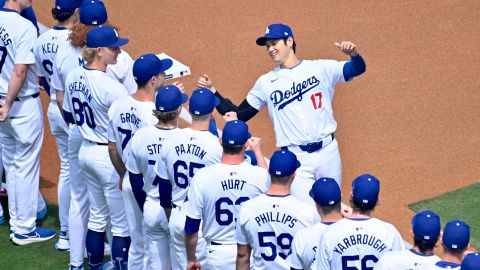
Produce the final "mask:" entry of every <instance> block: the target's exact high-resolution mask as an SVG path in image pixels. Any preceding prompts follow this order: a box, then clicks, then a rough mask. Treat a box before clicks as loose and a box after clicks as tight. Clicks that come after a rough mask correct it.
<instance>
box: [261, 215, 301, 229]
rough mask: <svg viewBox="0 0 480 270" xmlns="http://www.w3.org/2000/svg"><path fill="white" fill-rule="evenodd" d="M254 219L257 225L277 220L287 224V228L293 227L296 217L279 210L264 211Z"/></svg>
mask: <svg viewBox="0 0 480 270" xmlns="http://www.w3.org/2000/svg"><path fill="white" fill-rule="evenodd" d="M255 221H256V222H257V224H258V226H262V225H263V224H265V223H269V222H278V223H283V224H285V225H287V226H288V227H289V228H293V226H295V223H297V219H296V218H294V217H292V216H291V215H289V214H286V213H280V212H265V213H263V214H260V215H258V216H256V217H255Z"/></svg>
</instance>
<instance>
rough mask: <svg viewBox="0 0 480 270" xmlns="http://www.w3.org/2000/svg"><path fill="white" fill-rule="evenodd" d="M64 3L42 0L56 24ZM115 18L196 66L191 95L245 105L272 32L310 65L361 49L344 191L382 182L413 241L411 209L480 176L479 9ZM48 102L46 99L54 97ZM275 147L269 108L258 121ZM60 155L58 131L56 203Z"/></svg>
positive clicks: (143, 44) (244, 7) (205, 5)
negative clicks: (202, 86)
mask: <svg viewBox="0 0 480 270" xmlns="http://www.w3.org/2000/svg"><path fill="white" fill-rule="evenodd" d="M53 2H54V1H53V0H42V1H34V8H35V11H36V12H37V17H38V19H39V21H41V22H43V23H44V24H46V25H48V26H53V23H54V21H53V20H52V19H51V17H50V13H49V12H50V9H51V7H52V6H53ZM105 2H106V6H107V9H108V11H109V19H110V21H111V22H113V23H114V24H115V25H117V26H119V27H120V32H121V35H123V36H126V37H129V38H130V40H131V41H130V43H129V45H127V46H126V48H125V49H126V51H128V52H129V53H130V54H131V55H132V57H134V58H136V57H137V56H139V55H140V54H143V53H147V52H157V53H159V52H166V53H168V54H169V55H171V56H173V57H175V58H177V59H179V60H180V61H182V62H184V63H186V64H187V65H188V66H190V68H191V70H192V73H193V75H192V76H189V77H186V78H185V79H183V80H182V81H183V82H184V84H185V85H186V87H187V90H188V91H189V92H191V91H192V90H193V89H194V86H195V84H194V82H195V81H196V79H197V78H198V76H200V75H201V74H203V73H207V74H209V75H210V76H211V78H212V79H213V81H214V83H215V85H216V87H217V88H218V89H219V91H220V92H221V93H223V94H224V96H227V97H231V98H232V99H233V100H234V101H236V102H240V101H242V100H243V98H244V97H245V95H246V94H247V92H248V91H249V89H250V87H251V86H252V85H253V83H254V82H255V80H256V79H257V78H258V77H259V76H260V75H261V74H263V73H265V72H267V71H269V70H270V69H272V68H273V63H272V62H271V61H270V59H269V58H268V57H267V56H266V53H265V49H264V48H262V47H258V46H257V45H256V44H255V39H256V38H257V37H258V36H260V35H262V34H263V33H264V30H265V27H266V26H267V25H268V24H270V23H274V22H283V23H286V24H289V25H290V26H291V27H292V28H293V31H294V36H295V40H296V43H297V55H298V56H299V57H300V58H301V59H316V58H334V59H346V57H345V56H344V55H342V54H341V53H340V52H339V51H338V50H337V49H336V48H335V46H334V42H335V41H341V40H351V41H354V42H355V43H357V45H358V46H359V51H360V53H361V54H362V55H363V56H364V58H365V61H366V63H367V72H366V73H365V74H364V75H362V76H361V77H360V78H357V79H355V80H354V81H353V82H351V83H348V84H342V85H340V86H339V87H337V89H336V90H337V91H336V96H335V100H334V112H335V117H336V120H337V122H338V131H337V138H338V141H339V144H340V150H341V154H342V159H343V167H344V171H343V174H344V179H343V187H342V190H343V192H344V196H348V194H349V192H350V182H351V179H353V178H354V177H355V176H357V175H359V174H361V173H366V172H369V173H373V174H374V175H376V176H377V177H378V178H379V179H380V180H381V181H382V191H381V205H380V206H379V207H378V210H377V212H376V215H377V216H379V217H381V218H384V219H386V220H387V221H389V222H392V223H394V224H395V225H396V226H397V227H398V228H399V229H400V231H401V232H402V235H403V236H404V237H405V238H406V239H407V240H409V239H410V236H409V230H410V224H409V223H410V218H411V216H412V212H411V211H410V210H409V209H408V208H407V207H406V206H407V205H408V204H409V203H412V202H415V201H418V200H421V199H426V198H430V197H434V196H437V195H439V194H441V193H444V192H446V191H450V190H452V189H456V188H459V187H462V186H465V185H467V184H470V183H474V182H478V181H479V179H480V170H479V169H478V168H480V153H479V149H480V125H479V124H478V123H479V122H478V119H479V115H480V106H478V104H480V92H479V90H480V81H479V80H478V79H477V77H476V76H477V74H476V73H478V70H479V64H478V59H480V51H479V50H478V49H477V46H476V45H477V44H479V43H480V36H479V35H478V31H479V30H480V29H479V27H478V24H477V21H478V20H477V15H478V12H477V11H478V10H479V8H480V2H478V1H475V0H467V1H449V0H440V1H373V0H371V1H307V0H299V1H283V0H281V1H260V0H259V1H233V0H228V1H227V0H218V1H213V0H209V1H187V0H175V1H156V0H147V1H140V2H138V1H126V0H115V1H113V0H107V1H105ZM45 104H47V103H46V102H45ZM249 124H250V126H251V127H252V128H251V129H252V131H253V134H254V135H257V136H260V137H262V138H263V144H264V146H265V150H266V152H267V154H271V153H272V152H273V151H274V138H273V132H272V127H271V124H270V120H269V118H268V113H267V111H266V110H264V111H263V112H261V113H260V114H259V115H258V116H256V117H255V119H254V120H252V121H251V122H250V123H249ZM57 174H58V156H57V155H56V153H55V145H54V144H53V140H52V137H51V135H50V134H49V132H46V136H45V143H44V149H43V154H42V171H41V177H42V179H41V180H42V182H41V187H42V192H43V193H44V194H47V196H48V198H49V199H51V200H52V201H54V202H56V189H55V187H56V186H55V183H56V179H57Z"/></svg>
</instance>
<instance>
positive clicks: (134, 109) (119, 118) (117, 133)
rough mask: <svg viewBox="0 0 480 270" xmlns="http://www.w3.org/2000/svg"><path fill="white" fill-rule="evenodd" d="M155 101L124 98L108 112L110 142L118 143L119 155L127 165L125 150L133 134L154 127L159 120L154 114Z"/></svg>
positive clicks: (130, 97) (118, 100) (114, 103)
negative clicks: (143, 128) (141, 129)
mask: <svg viewBox="0 0 480 270" xmlns="http://www.w3.org/2000/svg"><path fill="white" fill-rule="evenodd" d="M154 109H155V103H154V102H153V101H139V100H136V99H134V98H133V97H132V96H126V97H122V98H120V99H117V100H116V101H115V102H113V104H112V106H111V107H110V109H109V110H108V119H109V122H108V140H109V141H111V142H114V143H116V146H117V153H118V154H119V155H120V157H122V161H123V163H126V162H127V160H126V157H125V155H123V150H124V149H126V147H127V145H128V143H129V142H130V139H131V138H132V136H133V134H134V133H135V132H136V131H137V130H138V129H140V128H142V127H146V126H153V125H155V124H156V123H157V122H158V119H157V118H156V117H155V116H154V115H153V114H152V112H153V110H154Z"/></svg>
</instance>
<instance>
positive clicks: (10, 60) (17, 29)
mask: <svg viewBox="0 0 480 270" xmlns="http://www.w3.org/2000/svg"><path fill="white" fill-rule="evenodd" d="M0 21H1V22H2V23H1V24H0V95H2V96H6V95H7V92H8V84H9V82H10V77H11V76H12V72H13V70H14V67H15V65H16V64H26V65H29V66H28V72H27V78H26V79H25V82H24V83H23V85H22V87H21V88H20V91H19V92H18V97H25V96H30V95H33V94H35V93H38V90H39V86H38V84H37V76H36V75H35V67H34V65H33V64H35V56H34V55H33V45H34V43H35V40H36V39H37V29H35V26H33V24H32V23H31V22H30V21H28V20H27V19H25V18H23V17H22V16H20V14H18V13H17V12H15V11H14V10H10V9H3V8H2V9H0ZM7 22H8V23H7Z"/></svg>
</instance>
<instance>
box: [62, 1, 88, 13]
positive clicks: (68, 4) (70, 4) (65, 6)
mask: <svg viewBox="0 0 480 270" xmlns="http://www.w3.org/2000/svg"><path fill="white" fill-rule="evenodd" d="M82 3H83V0H55V9H56V10H59V11H62V12H70V11H74V10H75V9H76V8H79V7H80V6H81V5H82Z"/></svg>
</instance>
